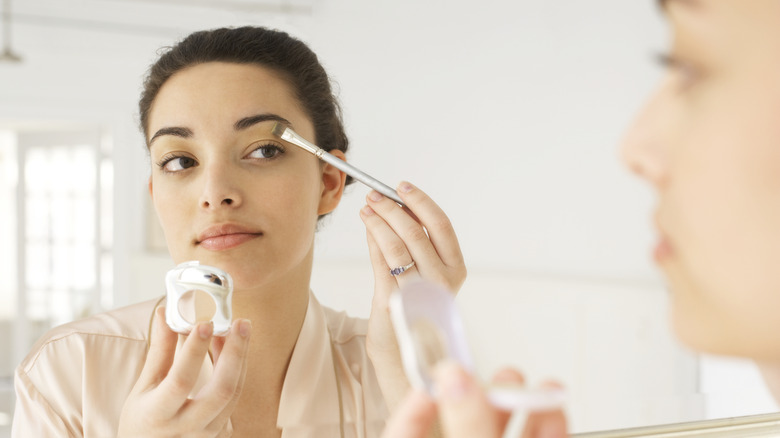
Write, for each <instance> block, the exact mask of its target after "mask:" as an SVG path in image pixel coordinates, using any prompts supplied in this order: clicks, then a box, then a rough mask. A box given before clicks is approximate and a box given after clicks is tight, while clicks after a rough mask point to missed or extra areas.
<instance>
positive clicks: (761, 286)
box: [387, 0, 780, 437]
mask: <svg viewBox="0 0 780 438" xmlns="http://www.w3.org/2000/svg"><path fill="white" fill-rule="evenodd" d="M661 3H662V7H663V9H664V11H665V13H666V15H667V16H668V18H669V21H670V22H671V25H672V28H673V34H674V39H673V44H672V48H671V49H670V53H669V55H667V56H665V57H664V58H663V62H664V65H666V66H667V67H668V75H667V77H666V79H665V80H664V82H663V84H662V85H661V87H660V89H659V90H658V92H657V93H656V95H655V96H654V97H653V99H651V100H650V102H649V103H648V104H647V106H646V108H645V110H644V111H643V112H642V114H641V115H640V116H639V118H638V120H637V122H636V123H635V125H634V126H633V128H632V129H631V130H630V132H629V134H628V135H627V137H626V141H625V144H624V145H623V149H622V154H623V158H624V160H625V162H626V164H627V165H628V166H629V167H630V168H631V169H632V170H633V171H634V172H636V173H637V174H638V175H639V176H640V177H642V178H644V179H645V180H647V181H648V182H649V183H650V184H651V185H652V186H653V187H654V188H655V189H656V192H657V194H658V206H657V209H656V213H655V215H654V218H653V219H654V222H655V225H656V227H657V229H658V234H659V243H658V245H657V246H656V248H655V251H654V258H655V261H656V262H657V264H658V265H659V267H660V268H661V269H662V270H663V272H664V274H665V275H666V278H667V280H668V282H669V285H670V289H671V314H672V321H673V323H674V328H675V331H676V332H677V334H678V335H679V337H680V339H681V340H682V341H683V342H685V343H686V344H688V345H689V346H691V347H693V348H695V349H697V350H700V351H702V352H707V353H713V354H721V355H734V356H741V357H747V358H750V359H753V360H755V361H756V362H757V364H758V365H759V368H760V369H761V370H762V372H763V375H764V378H765V381H766V383H767V385H768V387H769V389H770V390H771V391H772V393H773V394H774V396H775V398H776V399H777V400H778V401H780V318H778V316H777V311H778V309H780V270H779V269H778V268H777V267H778V266H780V0H752V1H725V0H666V1H661ZM439 372H440V374H439V378H440V380H439V384H440V385H441V388H442V393H443V394H444V396H443V397H442V398H441V399H440V400H439V402H438V408H439V411H440V413H441V416H442V421H443V423H444V428H445V429H446V430H447V436H449V437H471V436H486V437H490V436H499V434H500V433H501V430H502V429H503V428H504V427H505V424H506V418H507V417H506V414H505V413H500V412H498V411H496V410H493V409H492V408H490V407H489V405H488V404H487V403H486V402H485V399H484V395H483V394H482V393H481V391H480V390H479V389H478V387H477V386H476V384H475V382H474V380H473V379H472V378H471V377H470V376H468V375H466V374H465V373H463V371H462V370H461V369H459V368H458V367H457V366H453V365H452V364H448V365H445V366H443V367H442V368H441V369H440V370H439ZM434 411H435V409H434V406H433V404H432V401H431V400H430V399H429V398H427V397H425V396H424V395H422V394H415V395H413V396H410V398H409V399H408V400H407V401H406V402H405V404H404V405H403V408H402V409H401V410H400V412H399V414H398V415H397V416H396V417H395V418H394V420H393V421H392V425H391V426H390V427H389V428H388V431H387V436H388V437H401V436H403V437H414V436H421V435H422V432H421V431H424V430H426V429H427V428H428V424H429V423H430V421H431V420H432V417H433V415H434ZM529 426H531V427H530V429H527V430H526V435H524V436H561V435H562V434H563V433H564V430H563V429H564V421H563V417H562V415H561V414H560V413H557V414H555V413H553V414H547V415H546V416H543V417H542V418H535V419H534V420H533V421H531V424H530V425H529ZM477 431H479V433H478V434H477Z"/></svg>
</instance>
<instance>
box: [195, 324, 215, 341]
mask: <svg viewBox="0 0 780 438" xmlns="http://www.w3.org/2000/svg"><path fill="white" fill-rule="evenodd" d="M212 333H214V323H213V322H211V321H209V322H207V323H200V324H198V336H200V338H201V339H208V338H210V337H211V334H212Z"/></svg>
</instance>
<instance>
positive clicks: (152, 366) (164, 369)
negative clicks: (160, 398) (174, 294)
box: [136, 306, 179, 390]
mask: <svg viewBox="0 0 780 438" xmlns="http://www.w3.org/2000/svg"><path fill="white" fill-rule="evenodd" d="M178 339H179V335H178V334H177V333H176V332H174V331H173V330H171V329H170V327H168V324H167V323H166V322H165V307H163V306H160V307H158V308H157V309H155V313H154V322H153V327H152V333H151V339H149V352H148V353H147V356H146V363H145V364H144V368H143V370H142V371H141V375H140V376H139V377H138V383H137V384H136V387H138V388H139V389H141V390H147V389H149V388H152V387H156V386H157V385H158V384H159V383H160V382H161V381H162V380H163V379H164V378H165V376H166V375H168V370H170V368H171V364H172V363H173V358H174V355H175V353H176V343H177V341H178Z"/></svg>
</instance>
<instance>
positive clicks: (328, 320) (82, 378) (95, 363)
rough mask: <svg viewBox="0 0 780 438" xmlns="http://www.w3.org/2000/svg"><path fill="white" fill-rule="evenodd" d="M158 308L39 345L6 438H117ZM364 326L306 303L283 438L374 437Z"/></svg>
mask: <svg viewBox="0 0 780 438" xmlns="http://www.w3.org/2000/svg"><path fill="white" fill-rule="evenodd" d="M156 303H157V301H147V302H143V303H139V304H135V305H132V306H128V307H124V308H121V309H118V310H114V311H111V312H106V313H102V314H99V315H95V316H92V317H89V318H86V319H83V320H80V321H75V322H72V323H68V324H65V325H62V326H60V327H56V328H54V329H52V330H51V331H49V332H48V333H47V334H46V335H44V336H43V337H42V338H41V339H40V340H39V341H38V342H37V343H36V344H35V346H34V347H33V349H32V351H31V352H30V354H29V355H28V356H27V358H25V359H24V361H23V362H22V363H21V364H20V365H19V367H18V368H17V369H16V375H15V385H16V407H15V411H14V420H13V423H12V433H11V435H12V436H13V437H16V438H30V437H66V436H71V437H82V436H83V437H96V438H107V437H112V436H115V435H116V431H117V428H118V423H119V414H120V412H121V411H122V406H123V404H124V401H125V399H126V398H127V396H128V394H129V393H130V390H131V389H132V388H133V385H134V384H135V381H136V379H137V378H138V376H139V375H140V372H141V369H142V368H143V365H144V361H145V359H146V351H147V348H148V341H149V339H148V334H149V327H150V323H151V319H152V316H153V314H154V308H155V307H156ZM367 326H368V324H367V321H366V320H364V319H358V318H351V317H349V316H347V315H346V313H344V312H336V311H334V310H332V309H329V308H327V307H323V306H322V305H320V303H319V302H318V301H317V300H316V299H315V298H314V295H313V294H310V296H309V306H308V309H307V311H306V317H305V320H304V322H303V326H302V327H301V333H300V335H299V337H298V341H297V343H296V345H295V349H294V350H293V354H292V358H291V359H290V365H289V367H288V369H287V375H286V377H285V380H284V385H283V387H282V396H281V399H280V400H279V414H278V417H277V426H278V427H279V428H280V429H281V430H282V437H283V438H299V437H341V436H344V437H353V438H358V437H378V436H379V435H380V434H381V431H382V429H383V428H384V425H385V420H386V419H387V416H388V411H387V408H386V406H385V402H384V398H383V397H382V393H381V391H380V389H379V384H378V383H377V379H376V375H375V373H374V368H373V366H372V365H371V362H370V360H369V359H368V356H367V354H366V329H367ZM329 333H330V334H329ZM331 336H332V342H331ZM206 363H207V366H204V367H203V371H202V372H201V376H200V379H199V382H198V387H196V388H195V390H194V391H193V392H196V391H197V390H198V389H199V388H200V387H201V386H202V385H203V384H205V382H206V381H207V380H208V377H209V376H210V375H211V372H212V371H213V367H212V364H211V361H210V359H209V358H207V360H206ZM342 429H343V430H342ZM342 432H343V434H342Z"/></svg>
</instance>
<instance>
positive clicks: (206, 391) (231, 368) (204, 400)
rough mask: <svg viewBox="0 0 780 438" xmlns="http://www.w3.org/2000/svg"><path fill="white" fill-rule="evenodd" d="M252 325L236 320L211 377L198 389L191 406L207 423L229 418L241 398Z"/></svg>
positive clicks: (246, 321)
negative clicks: (203, 416)
mask: <svg viewBox="0 0 780 438" xmlns="http://www.w3.org/2000/svg"><path fill="white" fill-rule="evenodd" d="M251 331H252V324H251V323H250V322H249V320H246V319H241V320H237V321H234V322H233V325H232V327H231V328H230V332H229V333H228V335H227V339H226V340H225V341H224V346H223V347H222V349H221V352H220V354H219V357H218V359H217V360H216V362H215V365H214V374H213V375H212V377H211V380H209V382H208V383H207V384H206V385H205V386H204V387H203V388H202V389H201V390H200V391H199V392H198V395H197V396H196V397H195V398H194V399H193V401H194V403H192V404H191V405H190V406H192V407H193V408H197V409H198V412H202V413H203V414H202V415H205V416H209V415H210V416H211V417H210V418H202V419H203V420H204V421H206V423H218V424H221V423H222V420H225V421H227V418H228V417H229V416H230V413H232V412H233V409H232V407H233V406H235V403H236V402H237V401H238V398H239V396H240V395H241V389H242V388H243V381H244V378H245V376H246V369H247V350H248V349H249V337H250V334H251Z"/></svg>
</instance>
